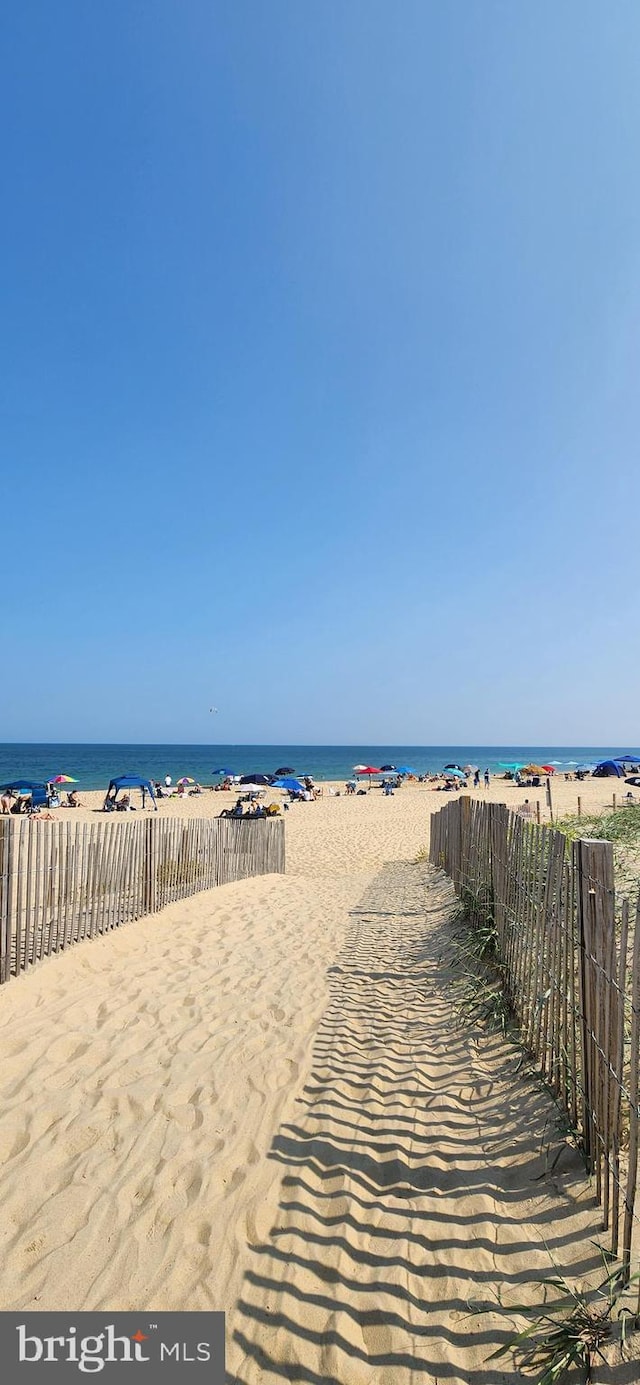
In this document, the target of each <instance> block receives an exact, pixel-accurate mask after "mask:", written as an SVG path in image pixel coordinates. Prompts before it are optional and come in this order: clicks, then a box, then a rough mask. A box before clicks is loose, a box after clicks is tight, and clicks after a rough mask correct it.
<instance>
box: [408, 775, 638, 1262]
mask: <svg viewBox="0 0 640 1385" xmlns="http://www.w3.org/2000/svg"><path fill="white" fill-rule="evenodd" d="M639 811H640V810H639ZM430 860H431V863H432V865H434V866H436V867H439V868H441V869H442V870H444V871H445V872H446V874H447V875H449V876H450V877H451V880H452V881H453V885H454V888H455V890H456V893H457V894H458V895H459V896H460V897H461V898H462V900H463V902H464V904H465V911H466V913H467V916H468V917H469V919H470V920H471V922H472V923H473V924H476V925H477V924H480V923H483V924H487V923H490V922H491V921H493V924H494V927H495V932H496V945H497V957H498V966H499V970H500V974H501V979H502V984H503V986H504V988H505V990H506V993H507V996H508V998H509V1001H510V1005H511V1008H512V1011H513V1015H514V1018H515V1020H516V1022H517V1024H518V1026H519V1029H520V1034H521V1038H522V1042H523V1043H524V1045H525V1047H526V1048H527V1049H528V1050H529V1051H530V1052H531V1054H532V1055H533V1056H534V1058H535V1059H536V1061H537V1063H538V1064H539V1067H540V1070H541V1072H542V1075H543V1076H544V1078H545V1079H546V1081H547V1082H548V1084H549V1086H550V1087H551V1089H552V1091H553V1093H554V1096H555V1097H556V1099H557V1101H558V1102H559V1104H560V1105H561V1106H562V1107H563V1109H564V1111H565V1113H566V1116H567V1118H568V1120H569V1122H570V1124H571V1126H572V1128H573V1130H574V1132H575V1134H576V1137H577V1140H578V1143H579V1145H580V1146H581V1148H582V1151H583V1153H584V1156H585V1160H586V1163H587V1167H588V1169H589V1171H590V1172H591V1173H592V1174H593V1176H594V1179H595V1192H596V1196H597V1198H598V1201H599V1202H600V1204H601V1206H602V1213H603V1228H604V1229H605V1230H606V1229H610V1232H611V1249H612V1252H613V1253H614V1254H618V1248H619V1244H620V1239H621V1241H622V1250H621V1255H622V1259H623V1262H624V1265H625V1268H626V1273H627V1275H628V1274H629V1267H630V1262H631V1244H632V1234H633V1224H634V1221H635V1213H634V1207H635V1195H636V1181H637V1163H638V1086H639V1066H640V1063H639V1043H640V896H639V898H638V903H637V907H636V908H635V910H634V911H633V919H632V911H631V909H630V906H629V902H628V901H627V900H622V901H620V902H619V903H618V902H617V901H616V895H615V889H614V878H613V848H612V845H611V843H610V842H606V841H588V840H582V841H577V842H574V843H573V847H572V849H570V844H569V843H568V841H567V839H566V838H565V837H564V836H563V835H562V833H560V832H558V831H557V830H555V829H553V828H550V827H541V826H539V825H538V824H536V823H532V822H530V821H528V820H525V819H524V818H523V817H521V816H520V815H519V814H518V813H514V812H510V811H509V809H508V808H506V807H505V806H504V805H502V804H495V803H483V802H482V801H478V800H475V799H471V798H469V797H466V796H462V797H459V798H455V799H453V800H452V801H451V802H450V803H448V804H447V805H446V806H445V807H444V808H442V809H441V810H440V811H439V812H438V813H434V814H432V817H431V838H430ZM632 921H633V924H634V930H633V931H634V938H633V951H632V963H631V966H630V967H629V965H628V949H629V933H630V925H631V922H632Z"/></svg>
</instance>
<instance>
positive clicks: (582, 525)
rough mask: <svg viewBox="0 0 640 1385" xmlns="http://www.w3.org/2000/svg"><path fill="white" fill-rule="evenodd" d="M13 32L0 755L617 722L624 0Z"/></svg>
mask: <svg viewBox="0 0 640 1385" xmlns="http://www.w3.org/2000/svg"><path fill="white" fill-rule="evenodd" d="M2 30H3V33H2V47H3V51H4V64H3V66H4V70H3V80H2V86H1V95H0V102H1V104H2V108H3V109H2V123H3V131H4V140H3V144H4V158H3V175H4V184H5V198H4V211H3V216H2V220H1V222H0V274H1V275H2V301H3V313H2V316H3V331H2V337H1V347H0V349H1V352H2V360H1V362H0V366H1V369H0V380H1V382H2V383H1V386H0V389H1V400H2V403H1V408H2V429H1V446H2V454H3V467H2V471H3V488H2V495H3V505H2V510H3V519H4V533H5V560H6V566H5V571H4V581H3V599H2V605H1V607H0V609H1V611H2V615H1V618H0V624H1V627H2V649H3V653H4V666H5V667H4V677H3V679H2V690H1V691H0V740H14V739H15V740H37V741H44V740H74V741H79V740H118V739H122V740H141V741H150V742H154V741H155V742H159V741H163V740H169V741H183V742H184V741H195V742H200V741H206V740H209V739H211V740H212V741H216V742H225V741H229V742H235V743H241V742H243V741H248V742H252V743H260V742H263V741H274V742H287V743H292V742H296V741H301V742H306V743H317V742H327V743H349V742H357V743H360V744H364V743H375V742H382V743H387V744H393V743H406V744H411V743H413V744H422V743H425V744H437V743H439V742H443V743H448V744H452V743H467V744H473V743H486V744H499V743H501V742H502V743H506V742H512V743H518V742H520V741H524V742H526V743H530V744H537V743H555V744H578V743H579V744H585V745H586V744H589V743H602V744H604V743H609V742H614V741H615V742H616V743H617V742H622V741H625V740H630V741H633V742H634V743H637V741H638V710H637V709H638V691H637V690H638V686H639V676H640V639H639V638H638V620H637V605H638V602H637V592H638V579H639V577H640V544H639V543H638V527H639V524H640V480H639V468H638V439H639V437H640V426H639V425H640V391H639V390H638V376H639V368H640V276H639V260H640V234H639V232H640V183H639V181H638V176H637V149H638V137H639V133H640V80H639V79H640V10H639V9H638V7H637V4H636V3H635V0H633V3H625V0H618V3H616V5H615V6H603V5H602V4H601V3H597V4H594V3H589V2H588V0H587V3H585V2H584V0H581V3H579V4H578V3H571V0H564V3H563V4H562V5H561V6H557V5H556V4H552V3H539V4H537V5H535V6H533V5H528V6H525V5H514V4H513V3H512V0H451V3H448V4H441V3H439V2H438V3H436V0H403V3H402V5H401V6H396V5H392V4H391V3H389V0H387V2H386V3H384V4H381V3H379V0H344V2H342V0H341V2H340V3H338V0H328V2H327V3H323V4H316V5H312V4H301V3H299V0H269V3H267V0H260V3H256V2H252V3H249V2H248V0H227V3H216V0H188V3H186V4H176V3H175V0H111V2H110V4H109V5H104V6H98V5H87V3H86V0H60V3H59V4H56V5H52V4H51V3H49V0H38V2H37V3H36V0H21V3H20V4H18V3H17V0H13V3H12V4H10V5H8V6H7V7H6V8H5V12H4V18H3V24H2ZM212 704H215V705H216V706H217V707H219V708H220V712H219V714H218V715H217V716H216V717H215V718H212V717H211V716H210V715H209V711H208V709H209V707H210V706H211V705H212Z"/></svg>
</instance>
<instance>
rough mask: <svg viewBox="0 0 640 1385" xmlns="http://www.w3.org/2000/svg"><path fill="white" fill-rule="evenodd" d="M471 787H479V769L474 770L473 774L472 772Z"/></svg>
mask: <svg viewBox="0 0 640 1385" xmlns="http://www.w3.org/2000/svg"><path fill="white" fill-rule="evenodd" d="M473 787H474V789H479V788H480V770H479V769H477V770H476V772H475V774H474V776H473Z"/></svg>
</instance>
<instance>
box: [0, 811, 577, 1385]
mask: <svg viewBox="0 0 640 1385" xmlns="http://www.w3.org/2000/svg"><path fill="white" fill-rule="evenodd" d="M212 797H213V796H212ZM216 797H219V796H216ZM429 797H430V798H431V803H429V805H428V806H429V807H430V806H432V803H433V796H431V795H430V796H429ZM438 799H440V795H438V796H437V798H436V799H435V802H436V803H437V802H438ZM427 811H428V808H427V802H426V800H425V796H424V795H423V794H420V793H419V792H417V791H416V792H414V793H412V792H410V791H409V792H405V791H404V790H403V791H402V792H401V793H400V794H398V795H397V796H396V797H394V798H393V799H384V798H383V797H382V795H379V794H374V793H372V794H371V795H368V796H367V797H366V798H361V799H346V798H340V799H334V798H325V799H324V800H322V801H321V802H318V803H316V804H310V805H300V806H299V807H297V808H296V809H295V810H292V812H291V813H289V814H288V815H287V852H288V874H287V876H286V877H267V878H264V879H261V880H249V881H242V882H239V883H237V884H235V885H229V886H225V887H223V888H221V889H219V890H217V891H212V892H210V893H209V894H205V895H201V896H197V897H195V898H193V899H191V900H187V901H183V902H181V903H180V904H177V905H174V906H172V907H171V908H170V909H167V910H165V911H164V912H163V913H162V914H159V915H156V916H154V917H153V918H148V919H144V920H141V921H140V922H138V923H136V924H133V925H128V926H127V927H125V928H123V929H122V930H120V931H119V932H117V933H114V934H110V935H108V936H106V937H104V938H101V939H98V940H95V941H93V942H91V943H87V944H83V945H81V946H79V947H77V948H75V949H72V950H71V951H70V952H69V953H66V954H64V955H62V956H60V957H58V958H55V959H51V960H49V961H46V962H44V963H43V964H42V965H41V966H39V967H38V968H36V969H35V970H34V971H33V972H32V973H31V974H29V975H27V976H25V977H22V978H21V979H19V980H17V981H13V982H11V984H10V985H9V986H7V987H6V988H3V992H2V994H0V1051H1V1052H2V1056H3V1062H2V1068H1V1072H0V1085H1V1089H2V1102H3V1105H2V1118H1V1121H0V1155H1V1156H2V1158H3V1164H4V1167H3V1171H2V1175H1V1177H0V1192H1V1194H2V1206H3V1218H2V1221H1V1223H0V1245H1V1248H2V1256H1V1259H0V1307H2V1308H25V1309H28V1308H31V1307H36V1306H38V1307H41V1308H64V1307H71V1308H75V1309H80V1308H114V1309H115V1308H129V1307H140V1306H144V1307H146V1308H156V1309H162V1308H169V1307H190V1308H196V1309H206V1308H210V1307H215V1308H224V1309H225V1310H226V1311H227V1313H228V1341H229V1369H230V1378H231V1379H232V1380H234V1381H236V1382H237V1383H238V1385H240V1382H242V1385H254V1382H256V1381H259V1380H262V1379H265V1380H268V1379H269V1378H280V1379H282V1378H283V1377H284V1378H287V1379H289V1378H290V1379H298V1380H303V1381H307V1382H310V1385H320V1382H328V1383H329V1385H352V1382H355V1383H356V1385H357V1383H358V1382H360V1381H362V1382H365V1381H366V1382H367V1385H369V1383H370V1385H381V1383H382V1382H384V1385H387V1383H388V1385H391V1382H395V1381H399V1382H403V1381H405V1380H406V1381H410V1380H412V1379H413V1378H414V1377H415V1379H416V1380H421V1381H422V1380H428V1381H430V1382H431V1381H433V1380H435V1379H436V1378H437V1379H440V1380H441V1381H444V1380H446V1381H451V1382H454V1383H455V1382H458V1381H460V1382H462V1381H464V1382H465V1385H489V1382H492V1383H493V1382H496V1381H499V1380H501V1379H503V1380H512V1379H515V1377H514V1376H512V1375H510V1374H509V1373H508V1372H506V1371H505V1372H502V1373H501V1372H500V1371H497V1370H496V1368H495V1367H493V1368H489V1370H488V1371H487V1370H485V1368H484V1366H483V1364H482V1362H483V1361H484V1358H485V1356H486V1355H487V1354H488V1350H489V1343H490V1342H491V1341H493V1340H494V1338H495V1328H496V1326H497V1324H496V1323H495V1322H494V1320H493V1319H492V1318H486V1317H482V1318H480V1319H476V1318H473V1319H469V1318H467V1317H466V1316H463V1314H465V1312H466V1309H465V1304H466V1301H467V1298H468V1297H469V1296H471V1297H473V1298H474V1299H475V1298H481V1299H482V1300H483V1301H484V1300H487V1299H488V1298H489V1288H490V1285H492V1284H495V1283H497V1282H501V1283H504V1284H506V1285H507V1286H509V1285H512V1284H513V1285H517V1284H518V1280H519V1278H520V1277H522V1276H523V1275H525V1274H528V1273H529V1272H530V1269H531V1267H532V1266H535V1267H538V1266H540V1265H543V1264H544V1266H545V1268H546V1267H547V1266H548V1263H549V1262H548V1259H547V1258H546V1257H545V1256H544V1254H543V1253H542V1251H541V1249H540V1248H541V1246H542V1244H543V1241H544V1239H546V1240H547V1241H548V1243H549V1244H550V1245H551V1246H552V1247H555V1248H556V1250H557V1251H558V1254H559V1255H560V1256H561V1257H562V1261H563V1263H567V1257H568V1259H569V1262H574V1261H576V1262H577V1263H578V1265H580V1266H584V1265H586V1263H587V1260H588V1257H589V1254H590V1253H592V1250H591V1248H590V1247H589V1246H588V1244H587V1236H594V1235H595V1234H596V1228H597V1221H596V1217H595V1215H594V1212H593V1209H592V1206H591V1204H590V1202H589V1199H588V1194H587V1192H586V1190H585V1186H584V1182H583V1180H582V1179H581V1176H580V1169H579V1165H578V1164H577V1161H575V1160H574V1158H573V1157H572V1156H570V1155H567V1154H566V1153H564V1154H563V1160H565V1161H566V1162H565V1163H564V1164H563V1166H562V1167H563V1171H562V1173H559V1171H558V1168H556V1170H555V1174H554V1178H555V1184H550V1183H548V1182H543V1183H540V1182H536V1181H535V1180H536V1179H538V1178H539V1176H540V1175H541V1174H543V1173H544V1158H543V1157H542V1156H541V1154H540V1141H541V1137H542V1134H543V1131H544V1130H545V1127H547V1126H548V1121H549V1109H550V1108H549V1106H548V1104H547V1102H546V1100H545V1098H544V1096H543V1095H542V1094H541V1093H540V1092H539V1091H538V1090H537V1089H535V1088H528V1087H525V1086H523V1083H522V1081H521V1079H519V1078H517V1077H516V1076H515V1068H516V1061H515V1059H514V1057H513V1054H512V1053H511V1052H510V1051H509V1050H508V1048H506V1047H504V1046H503V1045H501V1044H500V1043H498V1042H497V1041H496V1040H488V1039H486V1037H485V1038H482V1037H480V1036H479V1035H478V1034H475V1035H472V1034H465V1035H462V1034H460V1033H458V1032H452V1030H451V1014H450V1008H449V1004H448V1000H447V971H446V968H443V965H442V964H441V963H440V962H439V961H438V957H439V955H440V953H441V949H442V938H441V933H442V927H443V919H444V918H445V917H446V915H447V912H448V910H449V908H450V892H449V891H448V887H447V889H446V891H445V895H446V897H445V898H443V897H442V887H441V886H440V887H438V892H437V893H435V894H434V893H433V891H432V890H429V892H427V890H426V887H425V882H426V881H427V879H428V876H429V872H428V868H427V867H426V866H425V865H424V864H421V865H412V864H410V863H411V861H412V860H413V859H414V858H415V855H416V852H417V851H418V849H419V847H420V846H421V845H423V843H424V841H425V839H426V835H427ZM585 1198H586V1202H585ZM556 1222H557V1224H554V1223H556ZM518 1295H519V1296H521V1290H520V1288H519V1287H518Z"/></svg>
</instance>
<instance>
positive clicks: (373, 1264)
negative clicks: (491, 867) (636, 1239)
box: [229, 866, 597, 1385]
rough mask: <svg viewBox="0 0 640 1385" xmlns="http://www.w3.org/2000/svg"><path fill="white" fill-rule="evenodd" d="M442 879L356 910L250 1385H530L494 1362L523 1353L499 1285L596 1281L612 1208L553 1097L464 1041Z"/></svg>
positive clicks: (290, 1171)
mask: <svg viewBox="0 0 640 1385" xmlns="http://www.w3.org/2000/svg"><path fill="white" fill-rule="evenodd" d="M424 875H425V872H424V870H422V869H420V868H417V867H415V866H413V867H412V866H396V867H391V868H389V869H387V870H385V871H383V872H382V873H381V874H380V876H379V878H378V879H377V880H376V881H375V883H374V884H372V885H371V886H370V887H369V889H368V890H367V892H366V895H365V898H364V899H363V900H362V901H361V903H360V905H359V907H358V908H357V909H356V910H355V911H352V916H351V922H350V926H349V930H348V935H347V938H346V940H345V945H344V947H343V949H342V951H341V953H340V954H339V956H338V958H337V961H336V963H335V965H334V966H333V967H332V969H331V1000H330V1003H329V1005H328V1007H327V1009H326V1011H325V1014H324V1016H323V1019H322V1021H321V1024H320V1027H319V1032H318V1037H317V1040H316V1044H315V1047H314V1056H313V1068H312V1072H311V1075H310V1078H309V1080H308V1081H307V1083H306V1085H305V1087H304V1089H303V1090H302V1091H301V1092H300V1095H299V1097H298V1100H297V1102H296V1111H295V1115H294V1117H293V1119H290V1120H287V1121H285V1122H284V1124H283V1125H282V1126H281V1128H280V1130H279V1132H278V1135H277V1136H276V1139H275V1141H274V1143H273V1146H272V1150H271V1158H273V1159H274V1160H276V1161H277V1163H278V1164H279V1165H280V1166H281V1168H282V1172H283V1176H282V1183H281V1191H280V1201H279V1206H278V1209H277V1214H276V1216H275V1218H274V1224H273V1227H272V1229H271V1231H270V1234H269V1236H268V1237H265V1238H263V1239H262V1240H261V1241H260V1242H259V1243H258V1244H256V1245H254V1246H253V1248H252V1250H251V1254H250V1265H249V1269H248V1272H247V1274H246V1276H245V1281H244V1285H243V1289H242V1296H241V1301H240V1304H239V1308H238V1312H237V1314H236V1315H234V1319H233V1322H232V1324H231V1326H232V1327H233V1343H232V1345H231V1348H230V1353H229V1355H230V1364H231V1365H232V1367H233V1369H234V1370H235V1374H234V1375H233V1377H232V1378H233V1381H234V1382H235V1385H240V1382H242V1385H254V1382H258V1381H263V1380H264V1381H266V1380H272V1379H273V1380H281V1379H283V1378H284V1379H291V1380H302V1381H306V1382H312V1385H320V1382H323V1383H324V1382H328V1383H329V1385H359V1383H360V1382H362V1385H365V1382H366V1385H396V1383H398V1385H400V1383H401V1382H406V1383H407V1385H409V1383H410V1382H418V1381H420V1382H424V1381H428V1382H437V1381H440V1382H444V1381H448V1382H455V1385H497V1382H499V1381H515V1380H516V1379H520V1377H519V1376H516V1374H515V1372H513V1371H512V1369H511V1368H510V1367H509V1365H508V1363H506V1364H505V1366H504V1367H503V1368H502V1369H501V1368H500V1363H496V1364H492V1365H491V1366H489V1367H485V1365H484V1362H485V1360H486V1357H487V1356H488V1355H489V1353H490V1351H491V1350H492V1349H495V1347H496V1345H497V1344H498V1343H499V1342H500V1341H501V1340H504V1339H505V1330H504V1326H505V1325H504V1320H502V1321H501V1320H500V1319H499V1318H498V1317H497V1316H496V1314H495V1313H493V1312H491V1311H490V1310H491V1309H492V1308H493V1307H495V1293H496V1291H497V1289H498V1287H499V1288H500V1291H501V1293H502V1295H503V1298H504V1299H505V1300H507V1301H508V1300H509V1299H511V1302H516V1301H520V1302H521V1301H522V1300H523V1298H524V1299H525V1301H530V1298H531V1292H532V1291H531V1288H530V1281H531V1277H532V1276H533V1275H535V1274H536V1273H545V1274H549V1273H551V1272H552V1271H551V1259H550V1256H557V1257H558V1259H559V1261H560V1263H562V1264H563V1265H564V1266H567V1265H572V1267H573V1269H574V1271H575V1272H576V1273H585V1272H587V1271H590V1270H593V1269H594V1268H595V1266H596V1264H597V1257H596V1256H595V1255H594V1250H593V1246H592V1245H591V1244H590V1238H591V1237H592V1236H594V1234H595V1231H596V1225H595V1217H594V1211H593V1202H592V1199H591V1197H590V1196H589V1192H588V1190H587V1189H586V1187H585V1180H584V1176H583V1171H582V1167H581V1164H580V1162H579V1160H578V1159H577V1157H576V1156H575V1154H574V1153H573V1152H572V1150H571V1149H570V1148H569V1146H567V1145H566V1144H565V1143H564V1141H563V1140H562V1137H561V1136H560V1135H559V1133H558V1131H557V1129H556V1128H555V1125H554V1121H553V1117H552V1114H551V1111H550V1107H549V1103H548V1101H547V1099H546V1097H545V1095H544V1093H543V1092H542V1091H541V1090H540V1089H539V1088H538V1087H537V1086H536V1085H535V1084H533V1083H531V1082H525V1081H523V1079H522V1077H521V1076H520V1075H519V1074H518V1071H517V1069H518V1055H517V1054H515V1053H514V1052H513V1050H511V1049H510V1048H509V1046H508V1045H506V1044H504V1043H502V1042H501V1041H499V1040H497V1039H490V1038H487V1037H486V1036H481V1035H480V1034H478V1033H477V1032H476V1033H470V1032H468V1031H465V1032H460V1031H459V1030H456V1029H452V1025H451V1009H450V1004H449V1001H448V998H447V981H448V977H449V975H450V973H449V972H448V970H447V967H446V964H443V962H442V961H441V960H440V957H441V953H442V949H443V947H446V930H444V929H443V919H446V918H447V917H448V913H449V907H450V897H449V891H448V888H447V889H446V890H445V892H444V894H445V898H444V899H443V900H442V901H440V900H439V899H438V888H437V887H434V886H431V888H430V889H428V890H426V889H425V885H424ZM425 895H426V898H425ZM425 909H426V911H427V913H426V915H425ZM425 918H426V927H425ZM550 1166H553V1177H547V1178H545V1173H546V1172H547V1171H548V1168H549V1167H550ZM545 1247H546V1248H545ZM470 1302H471V1303H472V1304H475V1305H476V1306H477V1305H480V1304H483V1305H486V1307H487V1309H488V1310H489V1311H488V1313H487V1314H484V1313H483V1314H482V1315H480V1316H470V1313H469V1304H470Z"/></svg>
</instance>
